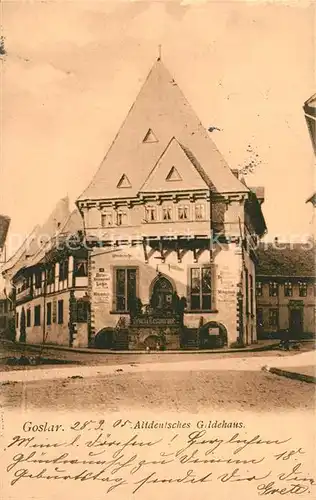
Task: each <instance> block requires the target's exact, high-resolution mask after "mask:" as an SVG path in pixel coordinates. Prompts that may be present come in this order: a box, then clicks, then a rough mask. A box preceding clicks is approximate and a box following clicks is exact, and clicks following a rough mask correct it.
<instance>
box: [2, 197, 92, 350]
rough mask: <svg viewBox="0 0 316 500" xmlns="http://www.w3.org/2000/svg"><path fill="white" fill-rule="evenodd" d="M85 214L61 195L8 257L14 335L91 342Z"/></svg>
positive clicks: (52, 341) (49, 340)
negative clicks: (84, 238) (51, 210)
mask: <svg viewBox="0 0 316 500" xmlns="http://www.w3.org/2000/svg"><path fill="white" fill-rule="evenodd" d="M82 234H83V226H82V218H81V216H80V214H79V212H78V211H77V209H76V210H74V211H73V212H70V210H69V201H68V199H67V198H65V199H62V200H60V201H59V202H58V204H57V205H56V207H55V209H54V211H53V212H52V214H51V215H50V217H49V218H48V219H47V221H46V222H45V224H44V225H43V226H38V227H36V228H35V230H34V231H33V232H32V233H31V235H30V236H29V237H28V238H27V239H26V241H25V242H24V244H23V245H22V247H21V248H20V249H19V250H18V251H17V252H16V254H15V255H13V256H12V258H11V259H9V260H8V262H6V264H5V265H4V267H3V275H4V278H5V279H6V283H7V285H6V286H7V289H9V288H11V290H13V291H14V297H15V320H16V325H15V326H16V340H17V341H23V342H28V343H45V342H46V343H50V344H60V345H66V346H87V344H88V312H89V303H88V300H87V283H88V270H87V250H86V249H85V248H84V246H83V245H82Z"/></svg>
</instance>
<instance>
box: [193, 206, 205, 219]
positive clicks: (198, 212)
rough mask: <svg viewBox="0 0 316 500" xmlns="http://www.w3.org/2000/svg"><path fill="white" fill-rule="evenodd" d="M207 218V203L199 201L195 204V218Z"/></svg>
mask: <svg viewBox="0 0 316 500" xmlns="http://www.w3.org/2000/svg"><path fill="white" fill-rule="evenodd" d="M204 219H205V205H204V203H199V204H197V205H195V220H204Z"/></svg>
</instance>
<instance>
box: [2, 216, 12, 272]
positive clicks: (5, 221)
mask: <svg viewBox="0 0 316 500" xmlns="http://www.w3.org/2000/svg"><path fill="white" fill-rule="evenodd" d="M9 226H10V218H9V217H7V216H5V215H1V214H0V263H1V262H3V261H4V256H3V252H4V248H5V241H6V238H7V234H8V230H9Z"/></svg>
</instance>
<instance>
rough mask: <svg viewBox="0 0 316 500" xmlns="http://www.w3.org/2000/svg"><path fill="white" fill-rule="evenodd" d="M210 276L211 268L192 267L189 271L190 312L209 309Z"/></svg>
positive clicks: (210, 304)
mask: <svg viewBox="0 0 316 500" xmlns="http://www.w3.org/2000/svg"><path fill="white" fill-rule="evenodd" d="M211 274H212V271H211V267H193V268H191V269H190V303H191V310H192V311H196V310H205V311H207V310H210V309H211V306H212V303H211V302H212V300H211V292H212V286H211V281H212V280H211Z"/></svg>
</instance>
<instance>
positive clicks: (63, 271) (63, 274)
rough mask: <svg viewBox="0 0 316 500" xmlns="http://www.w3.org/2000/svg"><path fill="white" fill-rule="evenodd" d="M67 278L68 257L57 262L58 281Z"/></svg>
mask: <svg viewBox="0 0 316 500" xmlns="http://www.w3.org/2000/svg"><path fill="white" fill-rule="evenodd" d="M67 278H68V259H65V260H62V261H61V262H60V263H59V281H64V280H66V279H67Z"/></svg>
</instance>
